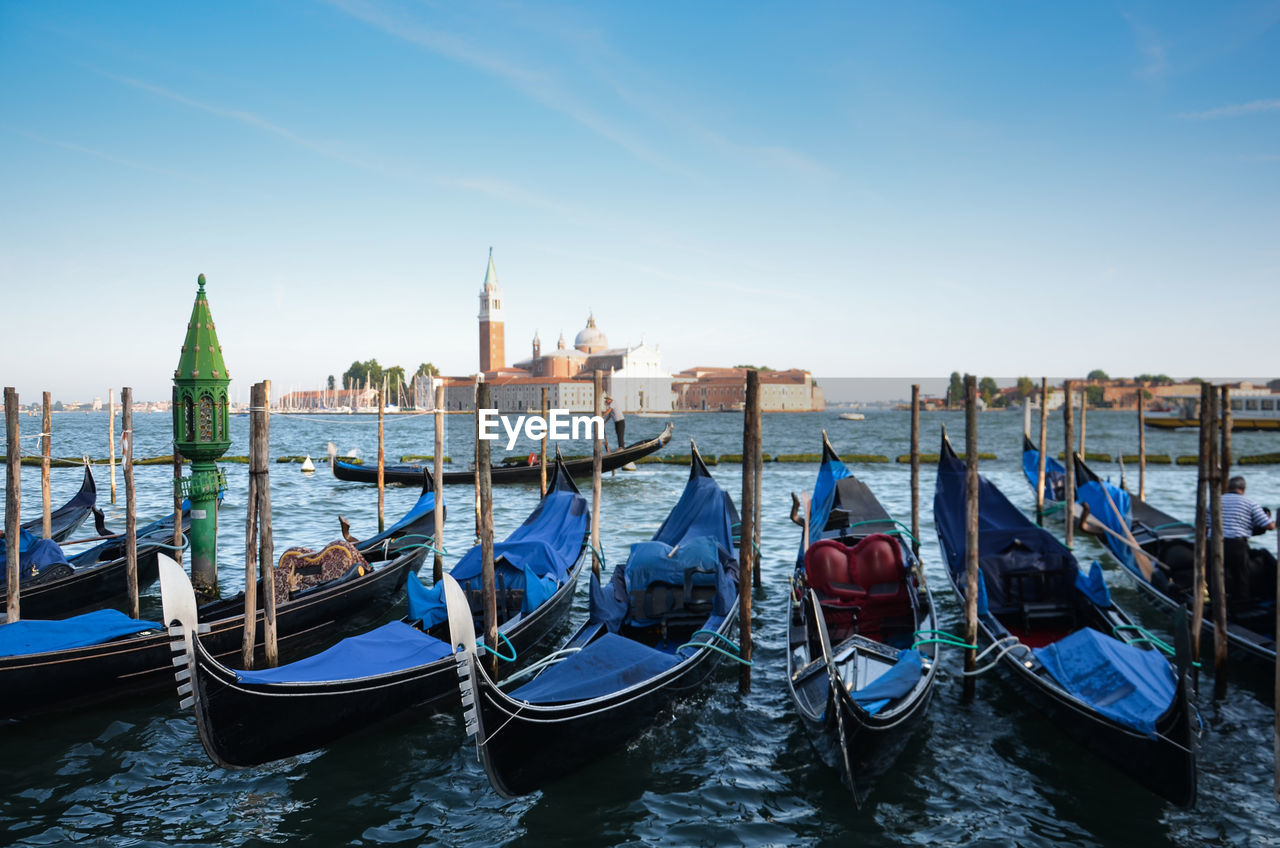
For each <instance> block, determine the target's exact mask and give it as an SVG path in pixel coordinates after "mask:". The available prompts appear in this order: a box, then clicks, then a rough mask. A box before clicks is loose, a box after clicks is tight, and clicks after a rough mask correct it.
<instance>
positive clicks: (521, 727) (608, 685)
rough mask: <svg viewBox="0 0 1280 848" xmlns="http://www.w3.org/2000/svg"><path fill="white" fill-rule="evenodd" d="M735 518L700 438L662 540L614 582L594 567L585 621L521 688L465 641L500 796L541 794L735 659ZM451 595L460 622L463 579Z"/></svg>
mask: <svg viewBox="0 0 1280 848" xmlns="http://www.w3.org/2000/svg"><path fill="white" fill-rule="evenodd" d="M736 521H737V512H736V510H735V509H734V507H733V501H732V500H731V499H730V497H729V495H728V494H727V493H726V492H725V491H724V490H723V489H721V488H720V486H719V485H718V484H717V483H716V482H715V480H713V479H712V478H711V475H710V473H708V471H707V466H706V465H705V463H704V462H703V461H702V457H701V456H699V455H698V451H697V448H696V446H695V447H693V449H692V458H691V468H690V471H689V481H688V483H687V484H686V485H685V488H684V493H683V494H682V495H681V496H680V500H679V501H678V502H677V503H676V505H675V508H674V509H672V510H671V513H670V514H669V515H668V516H667V518H666V521H664V522H663V524H662V526H661V527H660V528H659V529H658V532H657V533H656V534H655V535H654V537H653V539H652V540H651V541H648V542H640V543H637V544H635V545H632V546H631V552H630V555H629V556H628V558H627V561H626V562H625V563H623V564H622V565H620V566H618V568H617V569H616V570H615V571H614V573H613V578H612V580H611V581H610V582H609V584H608V585H605V586H602V585H601V583H600V578H599V575H596V574H593V575H592V577H591V591H590V604H589V609H590V612H589V615H588V619H587V622H586V623H585V624H584V625H583V626H582V627H581V628H580V629H579V630H578V631H577V632H576V633H575V634H574V635H573V636H572V637H571V638H570V639H569V641H568V642H567V643H566V644H565V645H564V646H563V647H562V648H561V649H559V650H558V651H556V652H554V653H553V654H551V655H549V656H548V657H546V658H544V659H543V660H542V661H540V662H539V663H536V664H534V665H533V666H530V667H529V668H528V669H525V670H524V672H522V673H519V674H517V675H513V676H512V677H510V678H508V680H507V681H506V684H505V685H508V686H510V685H512V684H516V683H519V684H520V685H519V686H518V688H515V689H512V690H511V691H509V692H504V691H503V690H502V689H501V688H499V685H498V684H497V683H495V682H494V680H493V678H492V677H490V675H489V673H488V672H487V671H486V670H485V669H484V668H483V666H482V664H481V662H480V658H479V653H478V651H477V649H476V646H475V642H474V635H473V634H470V633H466V634H463V636H464V638H462V639H455V643H454V644H455V646H457V647H461V648H462V649H463V650H462V651H461V652H459V653H457V654H456V655H455V659H456V661H457V663H458V674H459V676H460V677H462V678H463V680H462V682H461V684H460V688H461V690H462V703H463V705H464V706H463V716H464V720H465V723H466V726H467V733H468V734H471V735H474V736H475V738H476V745H477V749H478V752H479V756H480V760H481V762H482V763H483V764H484V769H485V772H486V773H487V774H488V775H489V782H490V784H492V786H493V788H494V789H495V790H496V791H497V792H498V793H499V794H500V795H502V796H504V797H515V796H518V795H524V794H527V793H530V792H534V791H536V790H538V789H540V788H541V787H543V786H545V785H547V784H548V783H551V782H552V781H554V780H557V779H559V778H561V777H564V776H565V775H568V774H570V773H572V772H574V771H576V770H577V769H579V768H581V767H582V766H583V765H585V764H586V763H588V762H590V761H591V760H593V759H596V758H597V757H600V756H603V755H604V754H607V753H608V752H610V751H611V750H614V749H616V748H619V747H622V746H623V745H624V744H625V743H626V742H627V741H628V740H629V739H631V738H633V737H635V736H637V735H638V734H640V733H641V732H642V731H643V730H645V729H646V728H648V727H650V726H652V725H653V724H655V723H656V722H657V721H658V720H659V716H660V715H661V713H662V711H663V710H664V709H665V708H666V707H667V706H668V705H670V704H671V703H672V702H673V701H675V700H676V699H677V698H679V697H681V696H683V695H686V694H688V693H689V692H690V691H691V690H693V689H694V688H695V687H697V686H698V685H699V684H700V683H702V681H703V680H704V679H705V678H706V677H707V676H708V675H709V674H711V672H712V670H713V669H714V668H715V666H716V664H717V661H718V660H720V659H721V658H722V657H723V656H725V655H726V654H728V655H731V656H732V655H734V652H735V651H736V646H735V645H734V642H733V640H732V638H731V637H732V634H733V632H734V628H735V626H736V624H737V613H738V583H737V571H738V563H737V558H736V554H735V553H734V540H733V530H732V527H733V525H734V523H735V522H736ZM446 585H447V581H446ZM446 599H447V601H448V604H449V613H450V618H451V619H452V617H453V615H454V614H455V610H457V611H458V612H459V613H461V612H464V611H465V609H466V607H465V603H466V601H465V599H464V598H462V597H460V593H459V592H457V591H456V590H455V589H454V587H452V586H448V588H446ZM529 677H532V679H528V678H529Z"/></svg>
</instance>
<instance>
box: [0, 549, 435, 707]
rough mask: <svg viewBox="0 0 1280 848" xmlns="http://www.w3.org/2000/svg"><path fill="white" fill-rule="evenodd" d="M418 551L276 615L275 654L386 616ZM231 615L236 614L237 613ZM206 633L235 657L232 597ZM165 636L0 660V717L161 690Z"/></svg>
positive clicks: (212, 607)
mask: <svg viewBox="0 0 1280 848" xmlns="http://www.w3.org/2000/svg"><path fill="white" fill-rule="evenodd" d="M425 556H426V551H425V549H423V550H419V551H415V552H413V553H410V554H406V555H405V556H402V557H400V558H399V559H398V560H395V561H394V562H390V563H387V564H386V565H385V566H382V567H380V568H376V569H374V570H373V571H372V572H371V573H369V574H367V575H365V576H363V577H357V578H353V579H351V580H347V581H344V582H342V583H340V584H337V585H334V586H329V587H322V588H320V589H319V590H317V591H315V592H310V593H307V594H304V595H301V596H300V597H298V598H297V599H295V600H291V601H289V602H287V603H282V604H280V605H279V606H278V607H277V608H276V627H277V631H278V636H279V645H280V649H281V653H282V654H288V653H290V652H294V651H297V650H301V649H302V648H305V647H308V646H310V645H313V644H315V642H316V641H317V640H318V639H320V638H323V637H324V636H326V635H327V634H328V633H329V632H331V630H332V629H333V628H334V627H337V626H341V627H347V626H352V625H358V624H359V623H360V622H361V621H364V620H368V619H369V618H372V617H376V616H377V615H379V614H385V612H386V610H387V608H388V607H390V606H391V605H392V604H393V603H394V602H395V600H396V599H397V598H398V597H399V595H400V593H401V592H402V591H403V590H404V581H405V578H406V575H407V574H408V572H409V570H410V569H411V568H415V567H416V566H417V565H418V564H420V563H421V562H422V559H423V557H425ZM237 608H238V612H237ZM201 620H202V621H204V622H207V623H208V624H209V625H210V627H211V630H210V632H209V633H208V634H205V635H204V636H202V637H201V638H202V639H203V640H204V643H205V645H206V646H208V648H209V650H210V651H211V652H213V653H214V654H215V655H216V656H222V657H226V658H231V657H239V655H240V650H241V644H242V641H243V638H244V599H243V597H242V596H237V597H235V598H231V599H228V600H225V601H218V602H215V603H213V604H209V605H207V606H206V607H204V608H202V609H201ZM262 621H263V613H262V612H261V611H259V613H258V629H257V640H258V641H257V646H258V656H259V659H260V660H261V659H262V650H263V649H262V645H263V641H262V626H263V625H262ZM173 668H174V666H173V663H172V653H171V652H170V647H169V635H168V634H167V633H166V632H164V631H147V633H145V634H141V635H138V636H133V637H128V638H124V639H119V640H116V641H113V642H108V643H105V644H102V645H91V646H89V647H85V648H75V649H71V650H65V651H54V652H50V653H47V654H26V655H23V656H17V657H0V718H12V717H15V716H21V715H28V714H33V713H38V712H42V711H45V710H48V709H50V708H51V707H55V706H56V707H63V706H72V705H77V704H83V703H91V702H96V701H101V700H105V699H108V698H110V697H113V696H120V695H128V694H135V693H142V692H148V691H151V690H155V689H162V688H164V687H166V686H171V685H172V684H173V676H172V674H173Z"/></svg>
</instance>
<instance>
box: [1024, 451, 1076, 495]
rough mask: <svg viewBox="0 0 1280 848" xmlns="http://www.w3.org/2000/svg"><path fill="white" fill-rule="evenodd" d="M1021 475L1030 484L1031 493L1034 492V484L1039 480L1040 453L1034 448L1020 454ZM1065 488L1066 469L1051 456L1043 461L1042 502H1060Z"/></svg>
mask: <svg viewBox="0 0 1280 848" xmlns="http://www.w3.org/2000/svg"><path fill="white" fill-rule="evenodd" d="M1022 473H1023V474H1025V475H1026V477H1027V482H1028V483H1030V484H1031V491H1032V492H1034V491H1035V490H1036V482H1037V481H1038V480H1039V478H1040V451H1039V450H1037V449H1036V448H1031V449H1029V450H1024V451H1023V452H1022ZM1066 487H1067V469H1065V468H1063V467H1062V463H1061V462H1058V460H1056V459H1054V458H1053V457H1052V456H1046V457H1045V459H1044V500H1045V503H1053V502H1054V501H1061V500H1062V493H1063V492H1064V491H1066Z"/></svg>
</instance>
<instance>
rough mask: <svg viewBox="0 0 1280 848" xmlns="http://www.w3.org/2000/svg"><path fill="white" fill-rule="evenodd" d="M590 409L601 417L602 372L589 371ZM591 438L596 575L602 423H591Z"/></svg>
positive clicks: (595, 571) (595, 565) (595, 566)
mask: <svg viewBox="0 0 1280 848" xmlns="http://www.w3.org/2000/svg"><path fill="white" fill-rule="evenodd" d="M591 386H592V390H593V391H592V396H593V400H592V404H593V405H592V410H593V414H594V415H595V417H596V418H597V419H598V420H600V419H602V412H603V409H604V406H603V403H604V372H603V371H601V370H599V369H597V370H595V371H592V372H591ZM592 433H593V434H594V435H593V436H592V439H591V571H592V573H593V574H595V576H596V577H599V576H600V569H601V567H602V566H603V565H604V564H603V563H602V562H600V554H601V551H600V477H601V475H602V474H603V470H604V424H598V425H595V424H593V425H592Z"/></svg>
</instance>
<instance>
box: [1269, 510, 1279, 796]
mask: <svg viewBox="0 0 1280 848" xmlns="http://www.w3.org/2000/svg"><path fill="white" fill-rule="evenodd" d="M1274 514H1275V515H1280V507H1276V511H1275V513H1274ZM1276 558H1277V559H1276V561H1277V562H1280V533H1276ZM1276 597H1277V598H1280V569H1276ZM1275 632H1276V633H1280V604H1276V629H1275ZM1273 695H1274V700H1273V701H1272V702H1271V703H1273V704H1275V714H1276V718H1275V727H1274V728H1273V730H1272V748H1273V756H1274V758H1275V775H1276V776H1275V784H1274V785H1273V788H1272V794H1273V795H1274V796H1275V799H1276V803H1277V804H1280V654H1277V655H1276V670H1275V692H1274V693H1273Z"/></svg>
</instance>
